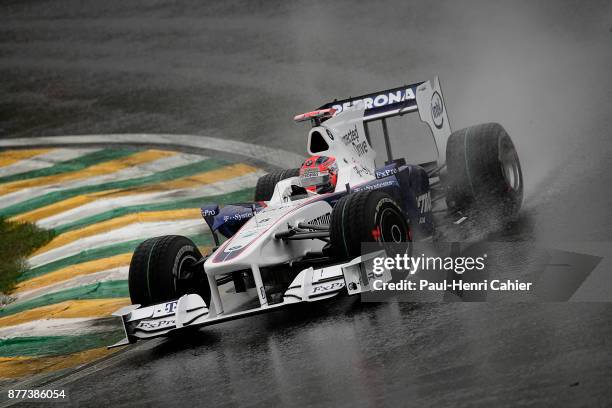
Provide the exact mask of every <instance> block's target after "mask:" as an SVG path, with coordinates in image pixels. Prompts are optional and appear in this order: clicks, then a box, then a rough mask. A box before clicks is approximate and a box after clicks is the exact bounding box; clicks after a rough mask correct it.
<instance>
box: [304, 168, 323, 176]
mask: <svg viewBox="0 0 612 408" xmlns="http://www.w3.org/2000/svg"><path fill="white" fill-rule="evenodd" d="M319 174H320V173H319V169H306V170H304V172H303V173H302V177H303V178H310V177H318V176H319Z"/></svg>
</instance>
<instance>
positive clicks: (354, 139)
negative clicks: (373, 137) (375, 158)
mask: <svg viewBox="0 0 612 408" xmlns="http://www.w3.org/2000/svg"><path fill="white" fill-rule="evenodd" d="M342 142H343V143H344V144H345V145H346V146H348V145H349V144H350V145H352V146H353V149H354V150H355V153H357V155H358V156H360V157H361V156H363V155H364V154H366V153H367V152H368V142H366V141H365V140H362V139H361V138H360V137H359V132H358V131H357V125H355V127H354V128H353V129H349V130H348V132H346V133H345V134H344V135H343V136H342Z"/></svg>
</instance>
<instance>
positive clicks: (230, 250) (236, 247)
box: [224, 244, 244, 252]
mask: <svg viewBox="0 0 612 408" xmlns="http://www.w3.org/2000/svg"><path fill="white" fill-rule="evenodd" d="M243 246H244V245H242V244H238V245H232V246H231V247H229V248H227V249H226V250H225V251H224V252H234V251H237V250H239V249H240V248H242V247H243Z"/></svg>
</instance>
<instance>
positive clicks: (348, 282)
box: [109, 251, 391, 348]
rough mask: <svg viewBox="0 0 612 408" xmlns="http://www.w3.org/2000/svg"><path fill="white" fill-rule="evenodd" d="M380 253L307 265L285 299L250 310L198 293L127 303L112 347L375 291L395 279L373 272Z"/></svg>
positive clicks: (116, 313) (117, 312)
mask: <svg viewBox="0 0 612 408" xmlns="http://www.w3.org/2000/svg"><path fill="white" fill-rule="evenodd" d="M379 256H384V251H378V252H373V253H370V254H366V255H364V256H361V257H357V258H355V259H353V260H351V261H350V262H346V263H341V264H337V265H331V266H327V267H324V268H319V269H314V268H312V267H311V268H307V269H304V270H303V271H301V272H300V273H299V274H298V275H297V276H296V278H295V279H294V280H293V282H292V283H291V285H289V287H288V288H287V290H286V291H285V292H284V294H283V301H282V302H279V303H274V304H272V305H265V306H259V307H256V308H251V309H247V310H239V311H235V312H224V313H220V314H217V313H216V312H215V310H214V306H213V307H212V308H211V309H209V307H208V305H207V304H206V302H205V301H204V299H202V297H201V296H199V295H197V294H189V295H184V296H181V297H180V298H179V299H177V300H173V301H169V302H165V303H160V304H157V305H152V306H145V307H140V305H130V306H126V307H123V308H121V309H119V310H117V311H116V312H115V313H113V316H117V317H119V318H120V319H121V323H122V326H123V329H124V333H125V338H124V339H122V340H121V341H119V342H118V343H115V344H113V345H111V346H109V348H111V347H119V346H123V345H127V344H130V343H134V342H136V341H137V340H139V339H149V338H153V337H159V336H164V335H167V334H170V333H171V332H176V331H179V330H181V329H183V328H186V327H204V326H210V325H212V324H216V323H221V322H224V321H228V320H234V319H240V318H243V317H248V316H252V315H256V314H260V313H267V312H271V311H274V310H278V309H281V308H286V307H289V306H293V305H297V304H303V303H305V302H316V301H319V300H324V299H329V298H332V297H335V296H338V295H339V294H340V293H343V290H344V289H345V288H346V291H347V292H348V294H349V295H355V294H359V293H363V292H368V291H371V290H372V288H373V281H374V280H382V281H384V282H388V281H389V280H391V274H390V273H389V272H385V273H383V275H382V276H376V275H375V274H374V273H373V272H372V270H373V268H372V265H373V260H374V258H376V257H379Z"/></svg>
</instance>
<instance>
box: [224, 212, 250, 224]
mask: <svg viewBox="0 0 612 408" xmlns="http://www.w3.org/2000/svg"><path fill="white" fill-rule="evenodd" d="M252 216H253V212H252V211H249V212H243V213H236V214H234V215H225V216H224V217H223V221H225V222H227V221H230V220H233V221H242V220H244V219H247V218H251V217H252Z"/></svg>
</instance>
